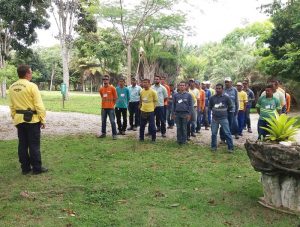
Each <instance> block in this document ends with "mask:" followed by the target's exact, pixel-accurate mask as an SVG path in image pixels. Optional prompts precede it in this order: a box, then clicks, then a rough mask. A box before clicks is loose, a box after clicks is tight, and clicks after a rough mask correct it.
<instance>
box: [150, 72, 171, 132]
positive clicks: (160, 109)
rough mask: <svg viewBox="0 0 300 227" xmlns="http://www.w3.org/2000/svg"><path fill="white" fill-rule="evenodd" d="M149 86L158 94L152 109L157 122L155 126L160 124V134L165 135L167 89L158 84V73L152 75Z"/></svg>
mask: <svg viewBox="0 0 300 227" xmlns="http://www.w3.org/2000/svg"><path fill="white" fill-rule="evenodd" d="M151 88H152V89H153V90H154V91H156V93H157V96H158V102H157V106H156V107H155V110H154V113H155V118H156V123H157V125H156V126H157V127H158V129H159V126H160V131H161V136H162V137H166V115H165V108H164V103H165V101H166V100H168V93H167V89H166V88H165V87H164V86H163V85H161V84H160V76H158V75H156V76H155V77H154V85H152V87H151ZM158 122H159V124H158ZM156 131H157V130H156Z"/></svg>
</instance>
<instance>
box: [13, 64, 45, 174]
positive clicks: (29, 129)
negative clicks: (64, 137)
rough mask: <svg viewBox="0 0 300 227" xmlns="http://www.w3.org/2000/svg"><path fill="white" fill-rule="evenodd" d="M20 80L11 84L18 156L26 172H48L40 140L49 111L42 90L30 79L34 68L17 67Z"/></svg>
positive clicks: (23, 172)
mask: <svg viewBox="0 0 300 227" xmlns="http://www.w3.org/2000/svg"><path fill="white" fill-rule="evenodd" d="M17 73H18V76H19V80H18V81H16V82H15V83H13V84H12V85H11V86H10V88H9V98H10V111H11V117H12V119H13V121H14V124H15V125H16V127H17V130H18V139H19V146H18V156H19V162H20V163H21V169H22V174H23V175H26V174H29V173H30V172H31V170H32V173H33V174H40V173H44V172H47V171H48V169H47V168H45V167H42V160H41V151H40V142H41V128H42V129H43V128H45V123H46V111H45V107H44V104H43V101H42V97H41V94H40V91H39V89H38V87H37V86H36V84H34V83H32V82H30V80H31V79H32V71H31V68H30V67H29V66H28V65H20V66H19V67H18V69H17Z"/></svg>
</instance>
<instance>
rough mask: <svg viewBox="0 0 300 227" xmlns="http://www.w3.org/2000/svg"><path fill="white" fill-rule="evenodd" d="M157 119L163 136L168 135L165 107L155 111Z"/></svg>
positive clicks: (157, 108) (156, 108)
mask: <svg viewBox="0 0 300 227" xmlns="http://www.w3.org/2000/svg"><path fill="white" fill-rule="evenodd" d="M154 113H155V118H156V126H157V127H158V128H159V127H160V131H161V134H165V133H166V114H165V113H166V112H165V107H164V106H157V107H155V110H154Z"/></svg>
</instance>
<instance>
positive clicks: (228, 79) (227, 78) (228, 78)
mask: <svg viewBox="0 0 300 227" xmlns="http://www.w3.org/2000/svg"><path fill="white" fill-rule="evenodd" d="M224 81H232V80H231V77H225V79H224Z"/></svg>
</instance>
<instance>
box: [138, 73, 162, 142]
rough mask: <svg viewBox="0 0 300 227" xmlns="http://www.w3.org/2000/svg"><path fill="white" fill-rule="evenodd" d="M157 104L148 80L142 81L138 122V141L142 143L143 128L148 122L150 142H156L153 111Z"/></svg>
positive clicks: (156, 98)
mask: <svg viewBox="0 0 300 227" xmlns="http://www.w3.org/2000/svg"><path fill="white" fill-rule="evenodd" d="M157 102H158V96H157V93H156V91H154V90H153V89H152V88H150V80H149V79H144V80H143V89H142V90H141V93H140V110H141V122H140V141H144V134H145V127H146V124H147V122H148V121H149V132H150V134H151V136H152V142H155V140H156V128H155V121H154V109H155V107H156V105H157Z"/></svg>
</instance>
